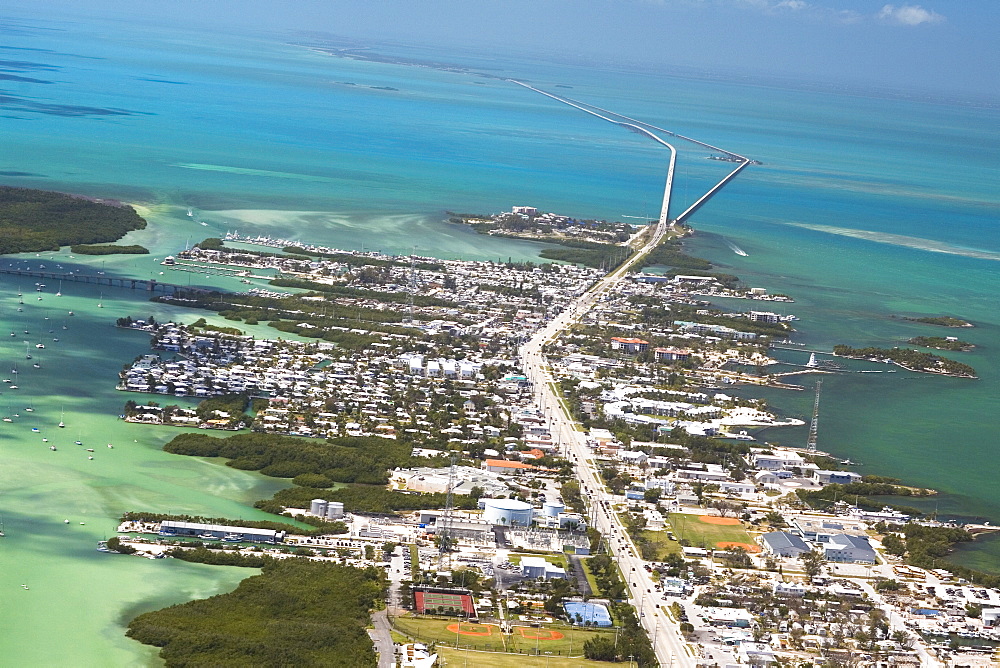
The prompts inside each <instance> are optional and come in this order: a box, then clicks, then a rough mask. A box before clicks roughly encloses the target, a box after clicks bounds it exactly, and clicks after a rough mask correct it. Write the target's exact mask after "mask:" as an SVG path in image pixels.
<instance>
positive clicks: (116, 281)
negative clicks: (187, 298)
mask: <svg viewBox="0 0 1000 668" xmlns="http://www.w3.org/2000/svg"><path fill="white" fill-rule="evenodd" d="M0 274H7V275H9V276H22V277H24V278H40V279H44V280H46V281H70V282H74V283H90V284H93V285H106V286H108V287H110V288H126V289H129V290H145V291H147V292H150V293H154V294H155V293H157V292H160V293H163V294H177V293H178V292H212V291H211V290H208V289H206V288H195V287H191V286H187V285H174V284H173V283H161V282H160V281H157V280H155V279H149V280H146V279H142V278H122V277H118V276H103V275H100V274H76V273H72V272H64V273H56V272H52V271H37V270H32V269H11V268H0Z"/></svg>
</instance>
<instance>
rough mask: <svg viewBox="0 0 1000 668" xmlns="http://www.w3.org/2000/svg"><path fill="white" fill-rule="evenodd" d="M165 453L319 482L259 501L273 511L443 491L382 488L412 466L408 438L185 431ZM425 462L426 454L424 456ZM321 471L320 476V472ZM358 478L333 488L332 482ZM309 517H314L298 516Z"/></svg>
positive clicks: (405, 506)
mask: <svg viewBox="0 0 1000 668" xmlns="http://www.w3.org/2000/svg"><path fill="white" fill-rule="evenodd" d="M163 449H164V450H165V451H167V452H171V453H174V454H178V455H190V456H195V457H226V458H227V459H229V461H228V462H226V465H227V466H232V467H233V468H238V469H241V470H244V471H260V472H261V473H263V474H264V475H267V476H271V477H275V478H292V479H293V480H292V482H296V484H298V483H299V482H302V483H312V484H315V483H317V482H319V483H320V484H321V486H319V487H314V486H312V485H311V484H307V485H305V486H296V487H290V488H287V489H283V490H279V491H278V492H276V493H275V495H274V496H273V497H272V498H271V499H267V500H261V501H258V502H257V503H256V504H255V506H256V507H257V508H260V509H261V510H264V511H266V512H269V513H275V514H283V513H285V509H286V508H308V507H309V502H310V501H312V500H313V499H326V500H327V501H341V502H343V504H344V509H345V510H348V511H353V512H373V513H391V512H393V511H396V510H420V509H424V508H441V507H443V506H444V504H445V496H446V495H445V494H409V493H406V492H400V491H397V490H389V489H386V488H385V487H384V485H385V484H386V483H387V482H388V471H389V470H391V469H395V468H396V467H403V468H405V467H408V466H412V465H414V461H413V460H412V458H411V456H410V452H411V449H412V446H411V445H410V444H409V443H405V442H402V441H396V440H393V439H385V438H378V437H367V436H366V437H361V436H358V437H353V436H351V437H344V438H331V439H328V440H326V441H320V440H317V439H306V438H296V437H293V436H279V435H276V434H259V433H252V434H236V435H234V436H229V437H227V438H216V437H214V436H209V435H208V434H202V433H185V434H180V435H178V436H176V437H174V439H173V440H171V441H170V442H168V443H167V444H166V445H164V446H163ZM420 463H422V464H423V465H426V464H427V460H426V459H422V460H420ZM317 476H318V477H317ZM334 482H339V483H356V484H355V485H351V486H347V487H341V488H340V489H336V490H333V491H331V490H330V489H328V487H329V485H330V484H332V483H334ZM455 504H456V507H458V508H463V509H474V508H475V507H476V500H475V499H473V498H471V497H462V496H459V497H456V499H455ZM296 519H300V521H305V522H309V523H312V522H311V518H306V517H301V518H299V517H297V518H296Z"/></svg>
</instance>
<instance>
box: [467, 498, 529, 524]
mask: <svg viewBox="0 0 1000 668" xmlns="http://www.w3.org/2000/svg"><path fill="white" fill-rule="evenodd" d="M479 505H480V506H481V507H482V509H483V519H484V520H486V521H487V522H489V523H491V524H499V525H501V526H507V527H513V526H520V527H527V526H531V518H532V517H533V509H532V507H531V504H530V503H525V502H524V501H518V500H516V499H480V500H479Z"/></svg>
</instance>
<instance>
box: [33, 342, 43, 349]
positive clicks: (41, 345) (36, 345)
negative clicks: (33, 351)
mask: <svg viewBox="0 0 1000 668" xmlns="http://www.w3.org/2000/svg"><path fill="white" fill-rule="evenodd" d="M35 347H36V348H44V347H45V344H44V343H36V344H35Z"/></svg>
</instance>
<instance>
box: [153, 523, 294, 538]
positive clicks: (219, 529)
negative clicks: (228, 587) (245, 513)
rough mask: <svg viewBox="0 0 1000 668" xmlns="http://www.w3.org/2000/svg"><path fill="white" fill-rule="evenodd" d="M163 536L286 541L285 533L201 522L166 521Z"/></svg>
mask: <svg viewBox="0 0 1000 668" xmlns="http://www.w3.org/2000/svg"><path fill="white" fill-rule="evenodd" d="M159 533H160V535H161V536H192V537H195V538H202V539H205V540H223V539H228V540H233V541H234V542H235V541H237V540H239V541H244V542H248V543H280V542H282V541H283V540H284V539H285V532H284V531H275V530H274V529H255V528H252V527H233V526H226V525H222V524H201V523H199V522H177V521H174V520H164V521H163V522H161V523H160V532H159Z"/></svg>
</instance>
